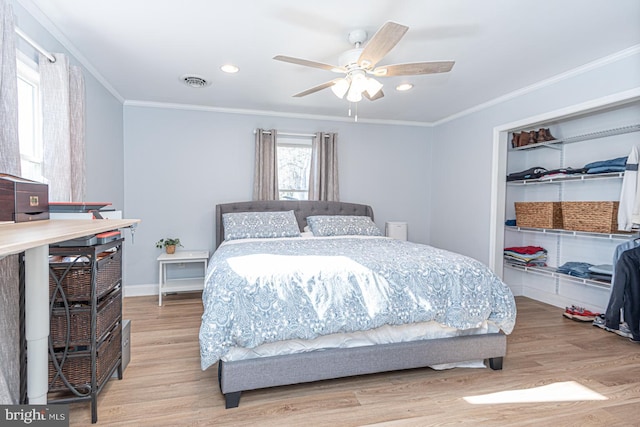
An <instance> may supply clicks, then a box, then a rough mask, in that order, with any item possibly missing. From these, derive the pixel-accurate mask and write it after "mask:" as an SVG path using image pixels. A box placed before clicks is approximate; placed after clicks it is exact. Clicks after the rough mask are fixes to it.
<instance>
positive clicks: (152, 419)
mask: <svg viewBox="0 0 640 427" xmlns="http://www.w3.org/2000/svg"><path fill="white" fill-rule="evenodd" d="M156 298H157V297H134V298H125V300H124V314H125V318H127V319H131V362H130V364H129V366H128V367H127V369H126V371H125V373H124V379H123V380H121V381H118V380H115V379H113V380H111V381H109V383H108V384H107V386H106V387H105V388H104V389H103V392H102V394H101V396H100V397H99V400H98V424H97V425H109V426H153V427H156V426H209V425H211V426H235V425H238V426H248V425H251V426H255V425H259V426H290V425H291V426H299V425H308V426H314V427H315V426H362V425H378V426H381V425H384V426H400V425H401V426H442V425H474V426H478V425H482V426H485V425H486V426H505V425H508V426H547V425H553V426H580V427H587V426H599V427H600V426H605V425H606V426H634V425H635V426H638V425H640V418H639V415H640V345H638V344H634V343H632V342H630V341H629V340H627V339H625V338H622V337H619V336H617V335H614V334H613V333H610V332H606V331H603V330H601V329H599V328H596V327H593V326H592V325H591V324H589V323H579V322H575V321H572V320H568V319H565V318H564V317H562V309H559V308H556V307H552V306H549V305H546V304H542V303H539V302H536V301H533V300H530V299H526V298H517V305H518V318H517V324H516V328H515V330H514V332H513V333H512V334H511V335H510V336H509V337H508V350H507V352H508V353H507V356H506V358H505V360H504V369H503V370H502V371H492V370H490V369H462V368H456V369H453V370H447V371H434V370H431V369H429V368H426V369H415V370H409V371H402V372H392V373H386V374H375V375H369V376H363V377H355V378H347V379H341V380H330V381H322V382H318V383H313V384H304V385H295V386H286V387H279V388H273V389H266V390H259V391H250V392H244V393H243V395H242V398H241V400H240V407H239V408H236V409H224V401H223V398H222V396H221V394H220V391H219V389H218V385H217V378H216V375H217V371H216V368H215V367H212V368H209V369H208V370H206V371H204V372H203V371H202V370H201V369H200V355H199V348H198V328H199V324H200V316H201V313H202V303H201V300H200V298H199V295H198V294H182V295H177V296H169V297H168V298H167V299H166V301H164V302H165V305H164V306H163V307H158V302H157V299H156ZM545 386H549V387H555V388H560V390H561V391H560V394H559V395H558V394H557V393H556V394H552V393H550V392H549V391H548V389H547V388H545ZM579 387H582V388H583V390H585V391H587V392H589V391H590V392H591V394H592V395H594V396H586V397H585V396H582V393H578V391H576V389H577V388H579ZM520 390H528V391H529V392H534V393H533V394H534V396H533V399H531V400H533V401H528V402H520V403H506V401H505V399H507V398H512V397H514V396H520V395H522V394H523V393H518V391H520ZM499 392H510V393H506V396H505V395H498V398H497V399H494V400H493V402H490V403H486V404H473V403H469V402H468V401H467V400H465V397H472V396H482V395H487V394H492V393H499ZM558 397H560V398H562V399H565V400H566V399H569V400H568V401H559V400H558ZM594 399H601V400H594ZM545 400H549V401H545ZM70 418H71V425H72V426H87V425H89V424H90V409H89V404H88V403H78V404H73V405H71V413H70Z"/></svg>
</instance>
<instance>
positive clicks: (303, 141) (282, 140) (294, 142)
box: [276, 134, 313, 200]
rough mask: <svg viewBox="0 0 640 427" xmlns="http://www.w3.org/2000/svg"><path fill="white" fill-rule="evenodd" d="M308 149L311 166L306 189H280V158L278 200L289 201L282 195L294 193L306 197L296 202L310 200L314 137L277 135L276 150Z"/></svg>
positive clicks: (309, 166) (308, 170)
mask: <svg viewBox="0 0 640 427" xmlns="http://www.w3.org/2000/svg"><path fill="white" fill-rule="evenodd" d="M301 146H302V147H308V149H309V164H308V165H307V179H306V189H303V190H300V189H288V188H285V189H283V188H280V182H279V181H280V176H281V173H280V171H281V169H280V164H279V162H280V156H278V200H288V199H285V198H283V197H282V196H283V194H282V193H293V194H302V195H304V196H306V197H305V198H296V199H295V200H309V193H310V188H309V182H310V177H309V175H308V174H309V173H310V172H311V159H312V156H313V137H312V136H290V135H286V134H285V135H277V136H276V150H278V149H279V148H280V147H295V148H298V147H301Z"/></svg>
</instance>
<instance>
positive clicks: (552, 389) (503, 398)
mask: <svg viewBox="0 0 640 427" xmlns="http://www.w3.org/2000/svg"><path fill="white" fill-rule="evenodd" d="M464 400H466V401H467V402H469V403H471V404H474V405H486V404H492V403H493V404H495V403H528V402H575V401H582V400H607V398H606V397H605V396H603V395H601V394H600V393H596V392H595V391H593V390H591V389H589V388H587V387H585V386H583V385H581V384H579V383H577V382H575V381H566V382H561V383H553V384H548V385H544V386H540V387H534V388H528V389H523V390H510V391H501V392H498V393H491V394H482V395H478V396H467V397H464Z"/></svg>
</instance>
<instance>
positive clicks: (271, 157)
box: [253, 129, 278, 200]
mask: <svg viewBox="0 0 640 427" xmlns="http://www.w3.org/2000/svg"><path fill="white" fill-rule="evenodd" d="M276 138H277V132H276V130H275V129H271V130H268V131H265V130H263V129H256V158H255V167H254V179H253V200H278V158H277V155H276V152H277V151H278V150H277V146H276Z"/></svg>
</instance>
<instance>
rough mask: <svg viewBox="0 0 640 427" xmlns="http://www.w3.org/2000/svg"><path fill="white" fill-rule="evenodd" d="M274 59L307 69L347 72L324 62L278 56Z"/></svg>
mask: <svg viewBox="0 0 640 427" xmlns="http://www.w3.org/2000/svg"><path fill="white" fill-rule="evenodd" d="M273 59H275V60H276V61H283V62H290V63H292V64H298V65H304V66H305V67H313V68H320V69H322V70H328V71H333V72H336V73H343V72H346V71H347V70H345V69H344V68H343V67H338V66H337V65H330V64H324V63H322V62H316V61H309V60H307V59H300V58H293V57H291V56H284V55H277V56H274V57H273Z"/></svg>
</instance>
